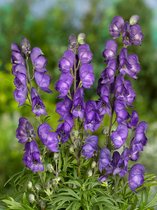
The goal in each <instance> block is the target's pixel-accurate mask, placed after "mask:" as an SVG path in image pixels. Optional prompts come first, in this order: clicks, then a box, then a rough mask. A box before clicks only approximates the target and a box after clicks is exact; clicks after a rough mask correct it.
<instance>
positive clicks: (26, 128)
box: [16, 117, 35, 144]
mask: <svg viewBox="0 0 157 210" xmlns="http://www.w3.org/2000/svg"><path fill="white" fill-rule="evenodd" d="M34 137H35V133H34V129H33V126H32V125H31V123H30V122H29V121H28V120H27V119H26V118H24V117H21V118H20V119H19V125H18V128H17V130H16V138H17V139H18V140H19V143H21V144H24V143H26V142H27V141H28V140H30V139H33V138H34Z"/></svg>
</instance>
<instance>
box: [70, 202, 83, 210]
mask: <svg viewBox="0 0 157 210" xmlns="http://www.w3.org/2000/svg"><path fill="white" fill-rule="evenodd" d="M80 207H81V203H80V202H79V201H73V202H72V203H71V204H70V205H69V206H68V207H67V208H66V210H79V209H80Z"/></svg>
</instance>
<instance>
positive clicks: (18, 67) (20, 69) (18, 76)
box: [11, 44, 28, 106]
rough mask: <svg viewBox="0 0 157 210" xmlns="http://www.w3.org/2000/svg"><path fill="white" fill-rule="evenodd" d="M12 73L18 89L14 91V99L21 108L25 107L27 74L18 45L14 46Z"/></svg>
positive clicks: (12, 48)
mask: <svg viewBox="0 0 157 210" xmlns="http://www.w3.org/2000/svg"><path fill="white" fill-rule="evenodd" d="M11 50H12V58H11V61H12V73H13V75H14V76H15V79H14V85H15V87H16V89H15V91H14V98H15V100H16V101H17V102H18V103H19V106H21V105H23V104H24V103H25V101H26V98H27V92H28V91H27V74H26V66H25V60H24V57H23V55H22V52H21V50H20V48H19V47H18V45H16V44H12V45H11Z"/></svg>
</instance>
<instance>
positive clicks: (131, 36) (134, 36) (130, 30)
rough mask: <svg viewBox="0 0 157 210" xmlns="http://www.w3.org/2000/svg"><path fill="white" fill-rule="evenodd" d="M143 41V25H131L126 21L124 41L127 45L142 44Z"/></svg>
mask: <svg viewBox="0 0 157 210" xmlns="http://www.w3.org/2000/svg"><path fill="white" fill-rule="evenodd" d="M142 41H143V33H142V30H141V27H140V26H139V25H138V24H133V25H130V24H129V23H128V22H126V23H125V26H124V30H123V43H124V44H125V45H126V46H129V45H141V43H142Z"/></svg>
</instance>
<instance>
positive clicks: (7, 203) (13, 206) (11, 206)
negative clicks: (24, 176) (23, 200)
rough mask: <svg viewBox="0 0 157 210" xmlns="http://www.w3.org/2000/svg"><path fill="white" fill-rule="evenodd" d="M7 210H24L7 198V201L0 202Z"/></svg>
mask: <svg viewBox="0 0 157 210" xmlns="http://www.w3.org/2000/svg"><path fill="white" fill-rule="evenodd" d="M2 201H3V202H4V203H5V204H6V205H7V207H8V208H9V209H14V210H15V209H16V210H25V209H24V208H23V207H22V205H21V204H20V203H18V202H16V201H15V200H14V199H13V198H11V197H9V198H8V199H4V200H2Z"/></svg>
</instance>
